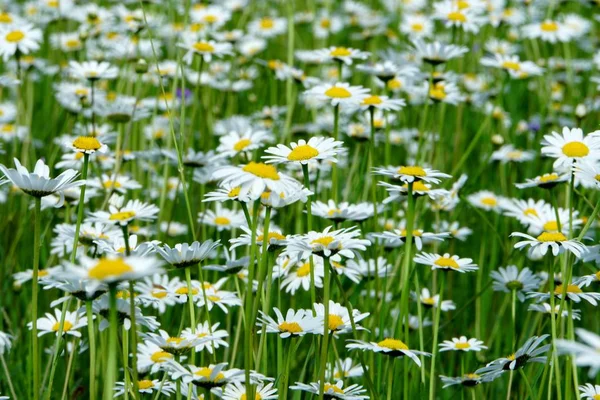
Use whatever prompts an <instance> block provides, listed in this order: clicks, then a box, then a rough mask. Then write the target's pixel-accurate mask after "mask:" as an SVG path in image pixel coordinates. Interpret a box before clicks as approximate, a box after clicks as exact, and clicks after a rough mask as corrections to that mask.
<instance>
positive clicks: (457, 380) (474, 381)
mask: <svg viewBox="0 0 600 400" xmlns="http://www.w3.org/2000/svg"><path fill="white" fill-rule="evenodd" d="M440 379H441V380H442V383H443V384H444V386H442V389H446V388H447V387H450V386H454V385H461V386H464V387H474V386H477V385H479V384H480V383H482V382H489V381H490V379H489V378H487V379H486V377H482V376H481V375H477V374H474V373H470V374H464V375H463V376H457V377H451V376H444V375H440Z"/></svg>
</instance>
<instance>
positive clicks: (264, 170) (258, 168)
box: [242, 161, 280, 181]
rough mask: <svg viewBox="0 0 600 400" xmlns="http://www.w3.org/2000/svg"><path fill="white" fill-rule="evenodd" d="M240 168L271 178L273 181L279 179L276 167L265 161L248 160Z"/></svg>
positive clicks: (261, 176) (260, 176) (264, 177)
mask: <svg viewBox="0 0 600 400" xmlns="http://www.w3.org/2000/svg"><path fill="white" fill-rule="evenodd" d="M242 170H243V171H244V172H248V173H251V174H252V175H255V176H258V177H259V178H263V179H271V180H273V181H278V180H279V179H280V177H279V173H278V172H277V168H275V167H274V166H272V165H268V164H265V163H257V162H254V161H250V162H249V163H248V164H247V165H246V166H245V167H244V168H242Z"/></svg>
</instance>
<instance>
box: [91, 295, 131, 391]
mask: <svg viewBox="0 0 600 400" xmlns="http://www.w3.org/2000/svg"><path fill="white" fill-rule="evenodd" d="M85 312H86V315H87V324H88V326H87V327H88V341H89V346H90V389H89V396H90V400H96V333H95V326H94V325H95V324H94V314H93V313H92V300H86V302H85ZM134 353H135V351H134Z"/></svg>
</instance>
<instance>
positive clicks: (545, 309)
mask: <svg viewBox="0 0 600 400" xmlns="http://www.w3.org/2000/svg"><path fill="white" fill-rule="evenodd" d="M527 311H537V312H540V313H542V314H546V315H553V316H557V315H560V316H561V317H562V318H568V317H569V310H562V312H560V304H556V305H555V306H554V311H552V306H551V305H550V304H548V303H539V304H530V305H529V307H528V308H527ZM571 318H573V319H574V320H579V319H581V311H579V310H575V309H571Z"/></svg>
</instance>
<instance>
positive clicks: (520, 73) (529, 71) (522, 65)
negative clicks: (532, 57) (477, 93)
mask: <svg viewBox="0 0 600 400" xmlns="http://www.w3.org/2000/svg"><path fill="white" fill-rule="evenodd" d="M481 65H484V66H486V67H492V68H498V69H502V70H504V71H506V72H507V73H508V75H509V76H510V77H511V78H517V79H522V78H527V77H530V76H540V75H542V74H543V72H544V69H543V68H541V67H540V66H538V65H537V64H536V63H534V62H532V61H521V60H520V58H519V56H518V55H506V54H498V53H495V54H494V56H493V57H484V58H482V59H481Z"/></svg>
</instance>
